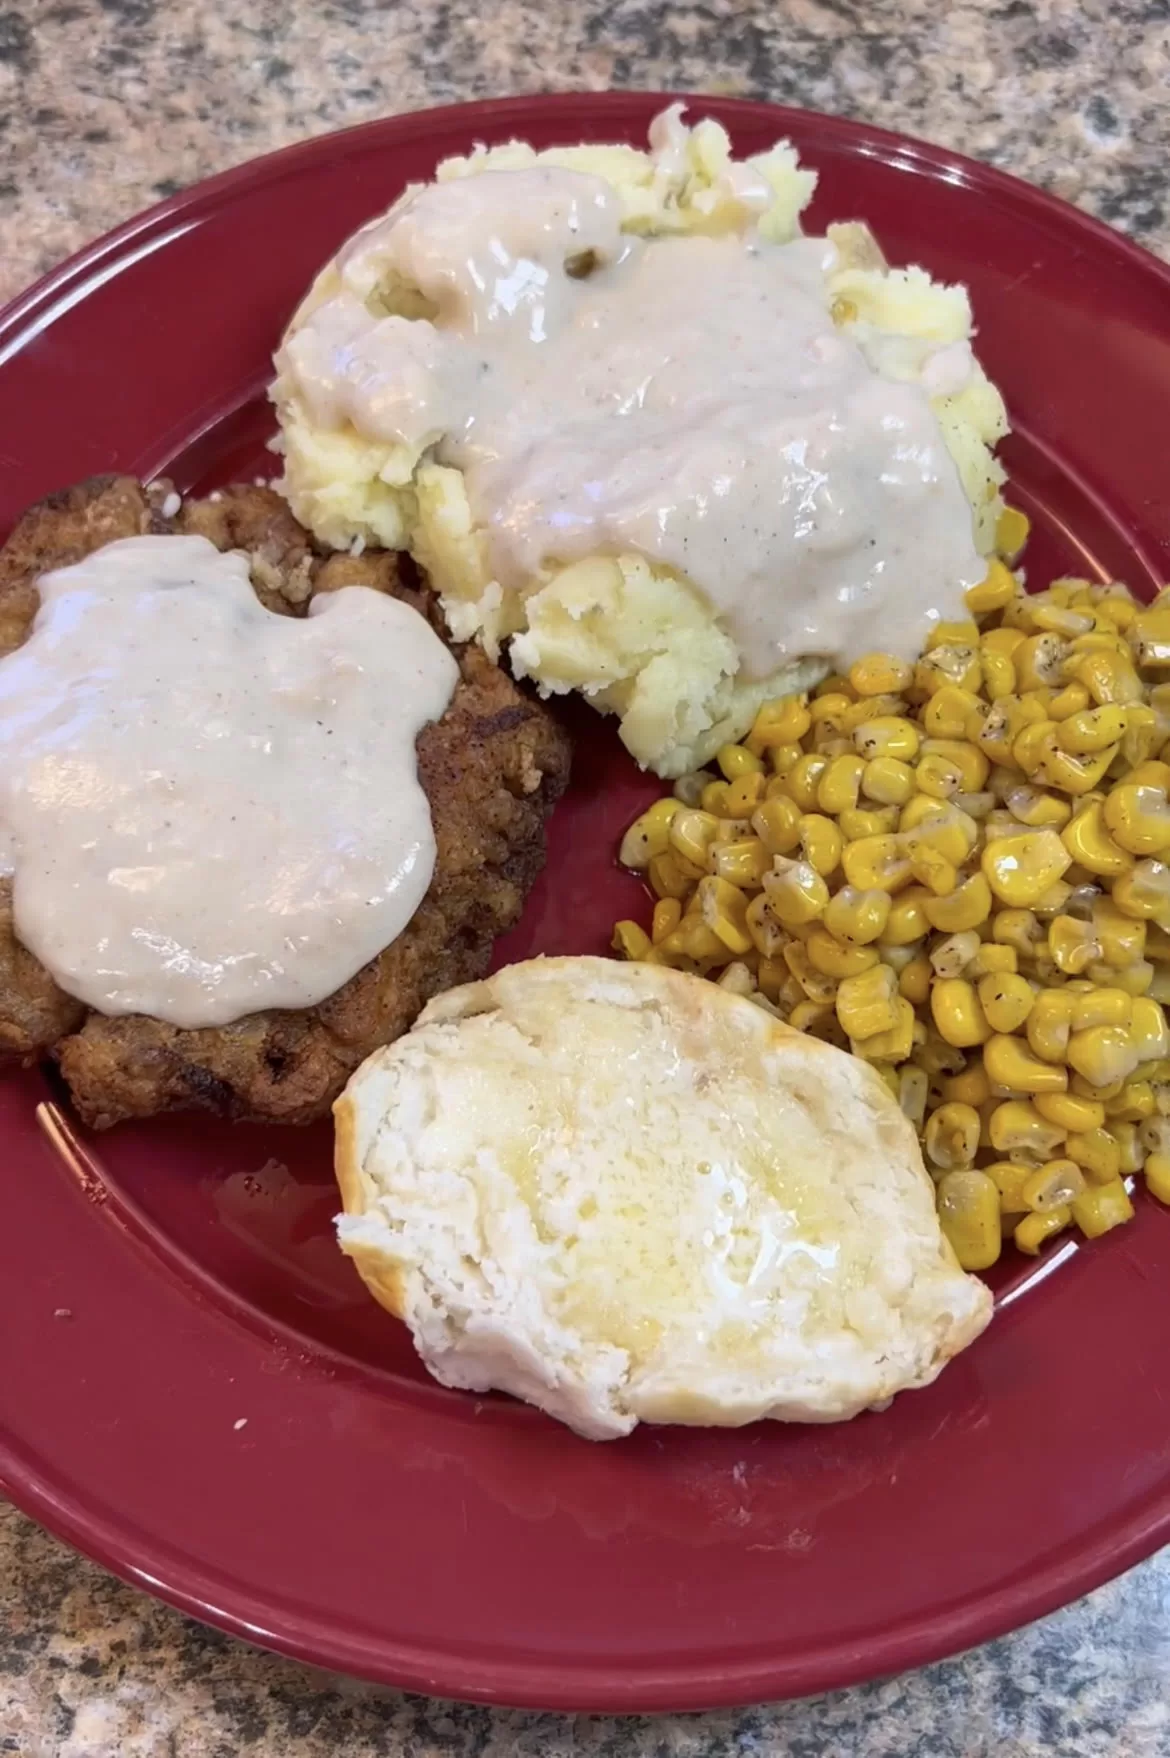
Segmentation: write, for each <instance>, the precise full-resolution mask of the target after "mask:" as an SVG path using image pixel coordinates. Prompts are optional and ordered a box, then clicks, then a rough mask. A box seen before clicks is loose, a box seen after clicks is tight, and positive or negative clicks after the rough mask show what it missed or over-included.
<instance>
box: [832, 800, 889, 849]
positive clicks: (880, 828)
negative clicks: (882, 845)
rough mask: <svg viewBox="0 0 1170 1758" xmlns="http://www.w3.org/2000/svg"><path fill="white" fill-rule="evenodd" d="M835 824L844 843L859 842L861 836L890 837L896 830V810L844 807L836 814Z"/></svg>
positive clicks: (882, 807) (885, 807)
mask: <svg viewBox="0 0 1170 1758" xmlns="http://www.w3.org/2000/svg"><path fill="white" fill-rule="evenodd" d="M837 823H838V825H839V826H840V830H841V835H842V836H843V837H844V838H845V841H846V842H860V840H861V838H862V837H863V836H892V835H893V833H894V831H895V830H897V828H898V808H897V806H874V805H870V806H869V807H868V808H867V809H863V808H861V807H860V806H846V808H845V810H844V811H843V812H840V813H838V816H837Z"/></svg>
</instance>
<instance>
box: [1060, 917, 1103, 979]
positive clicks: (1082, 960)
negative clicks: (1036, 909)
mask: <svg viewBox="0 0 1170 1758" xmlns="http://www.w3.org/2000/svg"><path fill="white" fill-rule="evenodd" d="M1048 955H1049V957H1050V958H1051V960H1052V962H1053V964H1055V966H1056V968H1057V969H1058V970H1060V971H1063V972H1064V973H1065V975H1066V976H1070V977H1076V976H1079V975H1080V973H1081V972H1082V971H1084V970H1087V969H1088V967H1089V966H1090V965H1091V964H1092V963H1094V961H1095V960H1097V959H1099V958H1100V956H1101V945H1100V942H1099V941H1098V939H1097V934H1096V930H1095V929H1094V927H1093V924H1092V923H1091V922H1082V921H1080V920H1078V918H1077V917H1075V916H1057V917H1056V919H1055V920H1054V921H1052V922H1050V923H1049V926H1048Z"/></svg>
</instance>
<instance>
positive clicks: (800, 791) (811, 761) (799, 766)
mask: <svg viewBox="0 0 1170 1758" xmlns="http://www.w3.org/2000/svg"><path fill="white" fill-rule="evenodd" d="M829 763H830V759H829V758H828V757H822V756H821V754H820V753H819V752H818V751H807V752H805V753H804V755H802V756H801V757H799V758H798V759H797V761H796V762H795V763H794V764H793V765H792V768H791V769H790V770H789V771H788V774H787V775H786V776H785V777H784V786H785V788H786V790H787V792H788V794H789V796H790V797H791V798H792V799H794V800H795V801H796V803H797V805H798V806H799V807H800V809H801V811H802V812H815V811H816V809H817V789H818V787H819V786H820V782H821V777H822V775H824V773H825V771H826V769H827V768H828V767H829Z"/></svg>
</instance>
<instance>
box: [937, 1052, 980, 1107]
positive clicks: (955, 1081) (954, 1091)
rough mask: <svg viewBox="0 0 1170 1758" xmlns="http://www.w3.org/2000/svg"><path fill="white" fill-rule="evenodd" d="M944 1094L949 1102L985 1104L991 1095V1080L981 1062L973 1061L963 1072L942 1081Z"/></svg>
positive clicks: (944, 1097)
mask: <svg viewBox="0 0 1170 1758" xmlns="http://www.w3.org/2000/svg"><path fill="white" fill-rule="evenodd" d="M942 1096H943V1099H944V1101H945V1102H946V1103H947V1104H955V1105H974V1106H975V1108H976V1109H978V1108H979V1106H980V1105H985V1104H986V1103H987V1101H988V1099H990V1097H991V1082H990V1081H989V1080H988V1078H987V1071H986V1069H985V1068H984V1067H983V1064H982V1063H981V1062H972V1063H970V1064H969V1065H968V1067H966V1068H965V1069H964V1070H963V1072H962V1073H961V1074H953V1075H951V1076H950V1078H949V1079H948V1080H944V1081H943V1082H942Z"/></svg>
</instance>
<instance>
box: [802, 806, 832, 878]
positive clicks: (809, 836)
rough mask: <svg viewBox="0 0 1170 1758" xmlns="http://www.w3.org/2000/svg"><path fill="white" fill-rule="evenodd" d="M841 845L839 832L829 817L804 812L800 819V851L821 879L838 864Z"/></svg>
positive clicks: (817, 813) (826, 876)
mask: <svg viewBox="0 0 1170 1758" xmlns="http://www.w3.org/2000/svg"><path fill="white" fill-rule="evenodd" d="M841 846H842V844H841V832H840V831H839V830H838V828H837V826H836V825H835V824H834V823H833V820H832V819H831V818H826V817H823V816H822V815H821V814H820V813H819V812H806V813H805V815H804V817H803V818H802V819H801V820H800V848H801V853H802V854H803V856H804V858H805V860H806V861H807V862H808V864H809V866H810V867H812V868H814V869H815V871H816V872H818V873H819V874H820V875H821V877H822V878H823V879H827V878H828V877H829V874H830V873H833V872H835V871H836V870H837V867H838V866H839V865H840V862H841Z"/></svg>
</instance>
